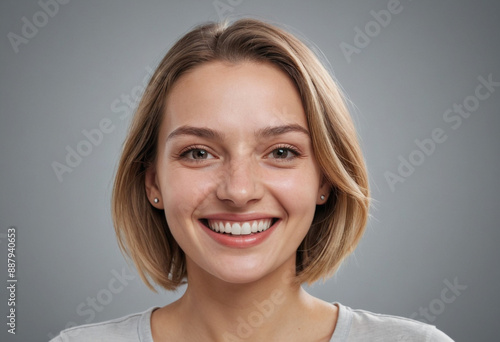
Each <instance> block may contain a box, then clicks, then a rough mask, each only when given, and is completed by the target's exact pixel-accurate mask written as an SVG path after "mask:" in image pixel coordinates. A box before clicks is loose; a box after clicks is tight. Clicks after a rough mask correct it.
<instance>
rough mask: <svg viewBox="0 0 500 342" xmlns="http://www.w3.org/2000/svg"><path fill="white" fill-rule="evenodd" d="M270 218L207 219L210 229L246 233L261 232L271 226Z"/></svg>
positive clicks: (234, 233) (229, 232)
mask: <svg viewBox="0 0 500 342" xmlns="http://www.w3.org/2000/svg"><path fill="white" fill-rule="evenodd" d="M271 223H272V219H264V220H255V221H247V222H232V223H230V222H227V221H226V222H222V221H213V220H208V226H209V227H210V229H212V230H213V231H215V232H217V233H221V234H222V233H226V234H232V235H248V234H251V233H257V232H263V231H265V230H267V229H268V228H269V227H271Z"/></svg>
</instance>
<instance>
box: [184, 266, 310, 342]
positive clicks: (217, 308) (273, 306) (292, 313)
mask: <svg viewBox="0 0 500 342" xmlns="http://www.w3.org/2000/svg"><path fill="white" fill-rule="evenodd" d="M294 268H295V264H291V265H286V264H285V265H282V267H281V268H280V269H278V270H276V271H275V272H273V273H272V274H269V275H267V276H266V277H264V278H261V279H259V280H258V281H255V282H251V283H245V284H232V283H227V282H224V281H221V280H220V279H217V278H215V277H213V276H211V275H210V274H207V273H206V272H204V271H203V270H200V269H196V270H192V272H188V274H189V275H190V276H189V278H188V284H189V285H188V288H187V290H186V292H185V294H184V296H183V297H182V298H181V299H180V300H179V303H178V305H179V308H182V309H181V310H180V311H181V312H183V313H185V314H186V317H189V322H190V326H191V327H193V326H195V327H196V328H197V330H198V332H197V334H198V335H199V336H205V337H207V336H210V340H212V341H241V340H245V341H265V340H273V338H270V337H272V336H275V335H276V336H281V337H282V336H283V335H284V334H283V332H282V331H281V330H282V329H287V328H288V327H287V325H288V324H289V323H290V322H291V321H290V317H299V316H300V313H301V312H303V310H304V309H306V306H307V305H308V300H309V295H308V294H307V293H306V292H305V291H304V290H302V288H301V287H300V285H297V284H295V283H294V282H293V277H292V275H293V274H294V272H295V269H294ZM193 271H194V272H193Z"/></svg>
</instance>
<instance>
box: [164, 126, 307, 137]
mask: <svg viewBox="0 0 500 342" xmlns="http://www.w3.org/2000/svg"><path fill="white" fill-rule="evenodd" d="M289 132H299V133H303V134H305V135H307V136H308V137H309V131H308V130H307V129H305V128H304V127H302V126H300V125H297V124H290V125H282V126H274V127H266V128H262V129H259V130H258V131H257V132H256V134H255V135H256V136H259V137H263V138H270V137H274V136H278V135H282V134H286V133H289ZM181 135H193V136H197V137H200V138H206V139H211V140H219V141H221V140H223V139H224V134H223V133H221V132H218V131H216V130H213V129H210V128H206V127H194V126H181V127H179V128H176V129H175V130H173V131H172V132H171V133H170V134H169V135H168V137H167V141H168V140H170V139H172V138H174V137H177V136H181Z"/></svg>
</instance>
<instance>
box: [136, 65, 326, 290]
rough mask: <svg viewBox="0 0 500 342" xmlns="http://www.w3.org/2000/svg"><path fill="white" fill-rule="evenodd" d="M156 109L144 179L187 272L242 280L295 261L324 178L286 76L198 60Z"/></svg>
mask: <svg viewBox="0 0 500 342" xmlns="http://www.w3.org/2000/svg"><path fill="white" fill-rule="evenodd" d="M164 115H165V116H164V120H163V122H162V125H161V128H160V133H159V139H158V156H157V162H156V164H155V167H154V168H151V169H149V170H148V172H147V176H146V187H147V190H148V197H149V199H150V201H151V203H152V204H153V205H154V206H155V207H157V208H160V209H164V210H165V216H166V219H167V222H168V226H169V227H170V230H171V232H172V234H173V236H174V237H175V239H176V241H177V243H178V244H179V245H180V247H181V248H182V250H183V251H184V252H185V254H186V259H187V265H188V274H190V275H192V274H193V272H196V271H197V270H198V271H200V272H207V273H208V274H210V275H212V276H214V277H216V278H218V279H220V280H223V281H226V282H230V283H246V282H251V281H255V280H258V279H260V278H262V277H264V276H265V275H268V274H270V273H271V272H273V271H274V270H276V269H278V267H281V266H283V267H285V268H288V267H290V268H291V269H294V267H295V253H296V250H297V247H298V246H299V244H300V242H301V241H302V239H303V238H304V236H305V235H306V233H307V231H308V229H309V227H310V224H311V222H312V219H313V216H314V211H315V208H316V205H317V204H322V203H323V202H324V201H326V198H325V200H321V199H320V196H321V195H322V194H323V195H325V197H326V195H327V193H328V186H327V185H322V184H321V182H320V178H321V177H320V171H319V168H318V165H317V163H316V161H315V158H314V156H313V151H312V146H311V139H310V136H309V131H308V127H307V121H306V116H305V113H304V109H303V107H302V103H301V100H300V97H299V93H298V91H297V89H296V87H295V86H294V84H293V82H292V81H291V80H290V79H289V78H288V76H287V75H286V74H285V73H283V72H282V71H280V70H279V69H278V68H277V67H275V66H273V65H271V64H268V63H256V62H241V63H237V64H229V63H225V62H210V63H206V64H202V65H201V66H199V67H197V68H195V69H193V70H191V71H190V72H189V73H187V74H185V75H183V76H182V77H181V78H180V79H179V80H178V81H177V82H176V84H175V86H174V87H173V88H172V89H171V91H170V93H169V95H168V98H167V108H166V112H165V114H164ZM155 197H158V198H159V199H160V202H159V203H154V202H153V199H154V198H155Z"/></svg>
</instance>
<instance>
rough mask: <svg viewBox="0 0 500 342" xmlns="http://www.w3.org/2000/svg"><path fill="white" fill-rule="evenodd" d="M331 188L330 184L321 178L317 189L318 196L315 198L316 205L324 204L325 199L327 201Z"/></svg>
mask: <svg viewBox="0 0 500 342" xmlns="http://www.w3.org/2000/svg"><path fill="white" fill-rule="evenodd" d="M331 189H332V187H331V185H330V184H329V183H328V182H327V181H326V180H325V179H323V180H322V182H321V184H320V186H319V189H318V198H317V199H316V204H317V205H322V204H325V203H326V201H328V196H330V192H331Z"/></svg>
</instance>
